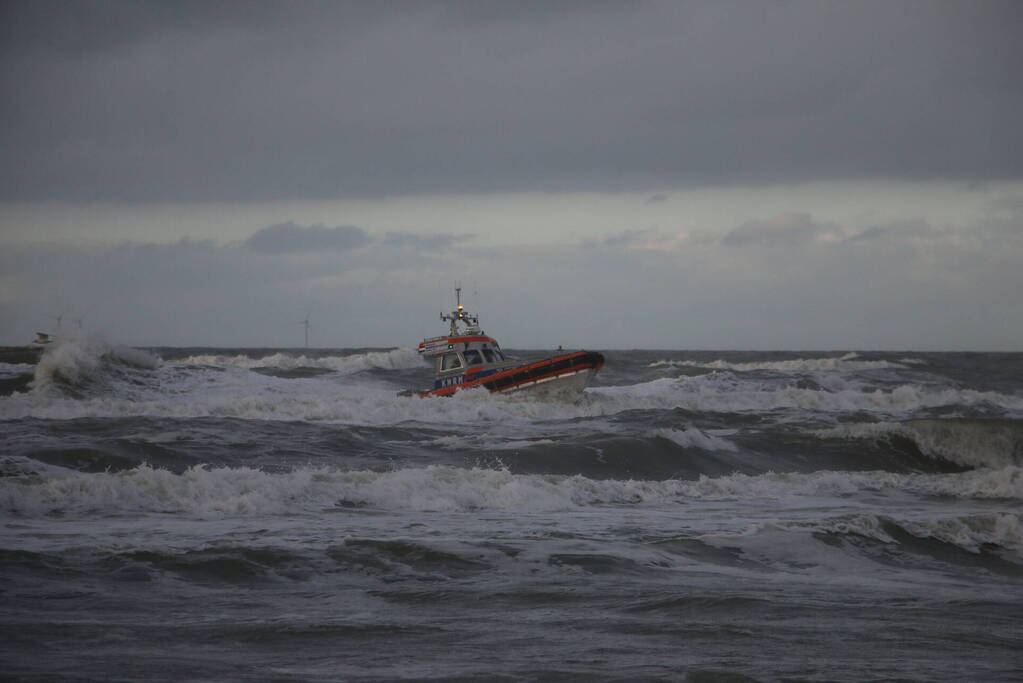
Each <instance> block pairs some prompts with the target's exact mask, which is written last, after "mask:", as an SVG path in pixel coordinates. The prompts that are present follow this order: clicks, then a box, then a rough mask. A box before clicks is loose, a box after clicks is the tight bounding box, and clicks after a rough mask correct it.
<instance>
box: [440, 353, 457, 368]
mask: <svg viewBox="0 0 1023 683" xmlns="http://www.w3.org/2000/svg"><path fill="white" fill-rule="evenodd" d="M460 367H462V361H461V360H460V359H459V358H458V354H457V353H446V354H444V357H443V358H442V359H441V364H440V369H441V370H454V369H455V368H460Z"/></svg>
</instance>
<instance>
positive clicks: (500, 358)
mask: <svg viewBox="0 0 1023 683" xmlns="http://www.w3.org/2000/svg"><path fill="white" fill-rule="evenodd" d="M494 355H495V356H497V359H498V360H504V354H503V353H501V350H500V349H499V348H497V347H496V346H495V347H494Z"/></svg>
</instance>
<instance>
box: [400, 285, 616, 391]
mask: <svg viewBox="0 0 1023 683" xmlns="http://www.w3.org/2000/svg"><path fill="white" fill-rule="evenodd" d="M461 293H462V290H461V288H459V287H456V288H455V303H456V306H455V310H453V311H452V312H451V313H450V314H449V315H445V314H443V313H441V316H440V319H441V320H443V321H450V323H451V328H450V330H449V331H448V333H447V334H446V335H442V336H439V337H431V338H429V339H424V340H423V341H422V342H420V344H419V353H421V354H422V355H423V356H425V357H426V358H431V359H433V360H434V361H435V364H436V365H435V378H434V383H433V388H432V389H428V390H426V391H419V392H413V391H407V392H403V393H404V394H406V395H411V394H418V395H419V396H450V395H451V394H453V393H455V392H456V391H459V390H461V389H470V388H473V387H484V388H486V389H488V390H489V391H491V392H495V393H502V394H528V395H533V396H541V397H545V398H555V399H572V398H578V396H579V395H580V394H581V393H582V391H583V389H584V388H585V387H586V385H587V384H588V383H589V381H590V380H591V379H592V378H593V376H594V375H595V374H597V372H598V371H599V370H600V369H601V368H602V367H603V366H604V356H603V354H601V353H597V352H595V351H576V352H573V353H564V354H560V355H557V356H552V357H550V358H545V359H543V360H536V361H528V362H522V361H517V360H512V359H510V358H508V357H506V356H505V355H504V352H503V351H502V350H501V347H500V345H498V343H497V340H496V339H494V338H493V337H489V336H487V335H486V334H484V333H483V330H482V329H481V328H480V326H479V318H478V317H477V316H475V315H471V314H470V313H469V312H468V311H466V310H465V307H464V306H462V301H461V298H462V297H461ZM460 326H461V327H460Z"/></svg>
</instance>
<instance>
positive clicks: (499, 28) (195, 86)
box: [0, 0, 1023, 201]
mask: <svg viewBox="0 0 1023 683" xmlns="http://www.w3.org/2000/svg"><path fill="white" fill-rule="evenodd" d="M549 6H554V7H555V9H556V10H557V11H554V10H553V9H551V8H550V7H549ZM1021 21H1023V4H1021V3H1019V2H1015V1H1014V0H988V1H986V2H981V3H963V2H960V3H955V2H948V3H942V2H927V1H914V0H907V1H906V2H899V3H889V2H883V1H871V0H867V1H865V2H857V3H819V2H814V1H813V0H797V1H796V2H788V3H756V2H737V3H733V2H710V1H707V2H699V1H698V2H686V3H671V2H664V3H661V2H649V3H644V2H639V3H598V4H596V5H595V4H594V3H584V2H579V3H527V4H526V5H522V4H518V3H516V4H513V5H508V3H482V4H481V3H464V2H394V3H360V2H303V3H276V2H231V1H220V2H209V3H207V2H180V3H179V2H175V3H166V2H157V1H146V2H130V3H126V2H116V3H111V2H64V3H61V2H42V3H36V2H8V3H4V5H3V7H2V16H0V27H2V28H0V31H2V34H0V56H2V59H0V101H2V102H3V103H4V104H3V107H2V108H0V147H2V148H3V149H4V155H3V158H2V159H0V199H9V200H39V199H63V200H102V201H119V200H161V201H163V200H169V201H179V200H223V201H227V200H267V199H288V198H318V197H333V196H379V195H399V194H422V193H463V192H508V191H521V190H538V191H576V190H582V191H616V190H624V189H635V190H644V191H647V190H649V191H655V190H656V189H657V188H665V187H672V186H684V185H688V186H694V185H713V184H749V183H752V184H761V183H776V182H789V181H805V180H818V179H862V178H871V177H887V178H901V179H929V178H943V179H950V178H951V179H963V180H984V179H991V178H1006V177H1019V176H1021V175H1023V154H1021V153H1020V150H1021V148H1023V130H1021V128H1020V127H1019V125H1018V121H1019V120H1021V119H1023V90H1021V89H1020V88H1019V85H1018V74H1019V66H1020V64H1021V63H1023V41H1020V40H1018V38H1019V36H1018V30H1017V28H1016V27H1018V26H1019V25H1020V22H1021Z"/></svg>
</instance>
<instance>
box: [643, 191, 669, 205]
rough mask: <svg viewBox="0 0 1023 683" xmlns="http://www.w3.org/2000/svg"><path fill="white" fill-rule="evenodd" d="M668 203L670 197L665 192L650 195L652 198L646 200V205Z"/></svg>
mask: <svg viewBox="0 0 1023 683" xmlns="http://www.w3.org/2000/svg"><path fill="white" fill-rule="evenodd" d="M666 201H668V195H666V194H664V193H663V192H658V193H657V194H652V195H650V197H649V198H648V199H647V200H646V203H647V204H659V203H660V202H666Z"/></svg>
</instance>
